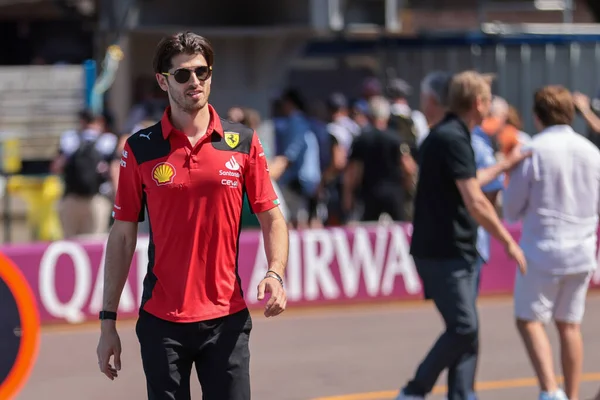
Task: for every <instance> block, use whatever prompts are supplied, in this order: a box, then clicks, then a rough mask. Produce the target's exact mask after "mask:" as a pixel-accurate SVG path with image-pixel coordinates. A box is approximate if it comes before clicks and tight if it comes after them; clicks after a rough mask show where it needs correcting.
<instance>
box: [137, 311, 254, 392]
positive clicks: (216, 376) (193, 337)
mask: <svg viewBox="0 0 600 400" xmlns="http://www.w3.org/2000/svg"><path fill="white" fill-rule="evenodd" d="M251 330H252V319H251V317H250V313H249V312H248V310H247V309H244V310H242V311H240V312H238V313H235V314H232V315H229V316H226V317H221V318H216V319H212V320H209V321H202V322H193V323H174V322H169V321H165V320H162V319H159V318H157V317H155V316H153V315H151V314H149V313H147V312H145V311H143V310H141V311H140V316H139V319H138V321H137V324H136V334H137V336H138V340H139V342H140V348H141V355H142V364H143V368H144V373H145V375H146V386H147V390H148V399H149V400H190V377H191V372H192V365H195V366H196V371H197V374H198V380H199V382H200V386H201V388H202V394H203V396H202V399H203V400H250V351H249V347H248V343H249V338H250V331H251Z"/></svg>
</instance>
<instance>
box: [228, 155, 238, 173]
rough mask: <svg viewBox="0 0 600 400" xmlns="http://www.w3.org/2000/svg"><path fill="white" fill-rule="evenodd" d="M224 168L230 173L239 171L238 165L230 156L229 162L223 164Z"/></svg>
mask: <svg viewBox="0 0 600 400" xmlns="http://www.w3.org/2000/svg"><path fill="white" fill-rule="evenodd" d="M225 166H226V167H227V169H229V170H231V171H237V170H239V169H240V164H238V162H237V160H236V159H235V157H234V156H231V158H230V159H229V161H227V162H226V163H225Z"/></svg>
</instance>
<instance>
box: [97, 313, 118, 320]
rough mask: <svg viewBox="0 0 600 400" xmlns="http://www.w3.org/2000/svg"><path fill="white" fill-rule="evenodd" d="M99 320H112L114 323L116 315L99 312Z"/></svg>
mask: <svg viewBox="0 0 600 400" xmlns="http://www.w3.org/2000/svg"><path fill="white" fill-rule="evenodd" d="M98 317H99V318H100V320H103V319H112V320H114V321H116V320H117V313H116V312H114V311H100V314H99V316H98Z"/></svg>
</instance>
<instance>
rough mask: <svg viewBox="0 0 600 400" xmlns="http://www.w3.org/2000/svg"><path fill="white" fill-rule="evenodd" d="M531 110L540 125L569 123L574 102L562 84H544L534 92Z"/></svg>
mask: <svg viewBox="0 0 600 400" xmlns="http://www.w3.org/2000/svg"><path fill="white" fill-rule="evenodd" d="M533 112H534V113H535V115H536V116H537V117H538V119H539V120H540V122H541V123H542V125H544V126H552V125H571V123H572V122H573V119H574V118H575V104H574V102H573V96H571V92H569V90H568V89H566V88H565V87H563V86H560V85H551V86H545V87H543V88H541V89H539V90H537V91H536V92H535V96H534V100H533Z"/></svg>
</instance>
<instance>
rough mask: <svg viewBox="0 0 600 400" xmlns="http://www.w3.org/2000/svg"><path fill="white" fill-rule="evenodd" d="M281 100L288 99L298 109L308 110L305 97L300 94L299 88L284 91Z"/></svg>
mask: <svg viewBox="0 0 600 400" xmlns="http://www.w3.org/2000/svg"><path fill="white" fill-rule="evenodd" d="M281 100H282V101H284V102H285V101H287V102H290V103H292V104H293V105H294V106H295V107H296V108H297V109H299V110H300V111H302V112H305V111H306V107H305V103H304V99H303V98H302V95H301V94H300V91H299V90H298V89H295V88H288V89H287V90H285V91H284V92H283V94H282V96H281Z"/></svg>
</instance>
